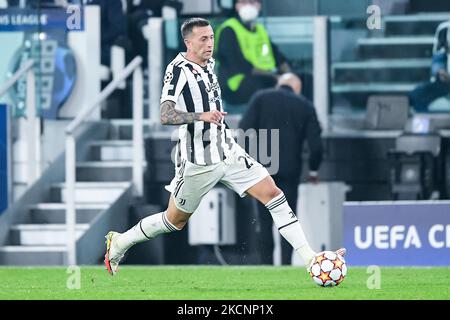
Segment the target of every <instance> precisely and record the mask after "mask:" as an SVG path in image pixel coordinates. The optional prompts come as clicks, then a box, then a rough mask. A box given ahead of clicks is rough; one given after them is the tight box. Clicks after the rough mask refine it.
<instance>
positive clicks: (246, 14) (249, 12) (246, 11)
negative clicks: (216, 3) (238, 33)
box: [239, 4, 259, 22]
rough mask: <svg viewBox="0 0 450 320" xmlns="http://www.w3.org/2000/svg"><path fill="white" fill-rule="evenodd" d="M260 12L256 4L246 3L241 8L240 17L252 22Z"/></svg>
mask: <svg viewBox="0 0 450 320" xmlns="http://www.w3.org/2000/svg"><path fill="white" fill-rule="evenodd" d="M258 13H259V12H258V9H257V8H256V7H255V6H252V5H250V4H246V5H244V6H243V7H242V8H241V9H240V10H239V17H241V19H242V21H244V22H250V21H253V20H255V19H256V18H257V17H258Z"/></svg>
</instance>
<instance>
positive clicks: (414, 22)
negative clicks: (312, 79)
mask: <svg viewBox="0 0 450 320" xmlns="http://www.w3.org/2000/svg"><path fill="white" fill-rule="evenodd" d="M449 17H450V13H426V14H425V13H423V14H413V15H404V16H403V15H399V16H387V17H385V18H384V26H383V29H382V30H381V33H380V32H376V33H374V35H376V36H374V37H369V38H360V39H358V40H357V49H356V50H357V55H356V56H357V60H356V61H345V62H334V63H332V69H331V78H332V88H331V94H332V101H333V107H342V105H340V104H341V103H342V104H343V105H344V107H345V106H346V107H348V106H350V107H351V109H352V110H361V111H364V110H365V106H366V103H367V99H368V97H369V96H370V95H373V94H400V95H406V94H408V93H409V92H410V91H411V90H413V89H414V88H415V87H416V86H417V85H418V84H420V83H423V82H426V81H428V80H429V77H430V67H431V55H432V47H433V39H434V33H435V30H436V27H437V26H438V25H439V24H440V23H441V22H444V21H447V20H448V19H449Z"/></svg>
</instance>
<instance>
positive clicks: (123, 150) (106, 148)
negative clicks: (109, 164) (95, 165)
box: [89, 140, 133, 161]
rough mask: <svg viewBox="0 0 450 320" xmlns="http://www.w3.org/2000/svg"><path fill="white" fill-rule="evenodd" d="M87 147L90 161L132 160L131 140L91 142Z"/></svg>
mask: <svg viewBox="0 0 450 320" xmlns="http://www.w3.org/2000/svg"><path fill="white" fill-rule="evenodd" d="M89 145H90V148H91V150H90V153H91V154H90V156H89V159H91V160H99V161H117V160H128V161H131V160H133V141H131V140H99V141H92V142H90V143H89Z"/></svg>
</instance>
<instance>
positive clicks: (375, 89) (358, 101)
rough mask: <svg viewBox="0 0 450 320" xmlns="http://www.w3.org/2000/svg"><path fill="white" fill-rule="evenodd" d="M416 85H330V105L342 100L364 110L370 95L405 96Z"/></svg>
mask: <svg viewBox="0 0 450 320" xmlns="http://www.w3.org/2000/svg"><path fill="white" fill-rule="evenodd" d="M417 85H418V83H387V82H386V83H352V84H335V85H332V88H331V91H332V97H331V100H332V103H333V105H335V103H337V101H341V102H342V100H344V101H346V102H347V104H350V105H351V106H353V107H362V108H363V109H362V110H364V109H365V106H366V105H367V99H368V98H369V97H370V96H371V95H376V94H382V95H391V94H392V95H407V94H408V93H410V92H411V91H412V90H413V89H414V88H415V87H416V86H417Z"/></svg>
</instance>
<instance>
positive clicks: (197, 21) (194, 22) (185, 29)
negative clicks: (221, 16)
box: [181, 18, 210, 39]
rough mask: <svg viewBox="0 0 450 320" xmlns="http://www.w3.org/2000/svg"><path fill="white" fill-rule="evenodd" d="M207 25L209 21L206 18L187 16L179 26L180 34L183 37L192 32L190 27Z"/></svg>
mask: <svg viewBox="0 0 450 320" xmlns="http://www.w3.org/2000/svg"><path fill="white" fill-rule="evenodd" d="M209 25H210V23H209V21H208V20H206V19H203V18H189V19H187V20H186V21H185V22H184V23H183V25H182V26H181V36H182V37H183V39H185V38H186V37H187V36H188V35H189V34H190V33H192V29H194V27H206V26H209Z"/></svg>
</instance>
